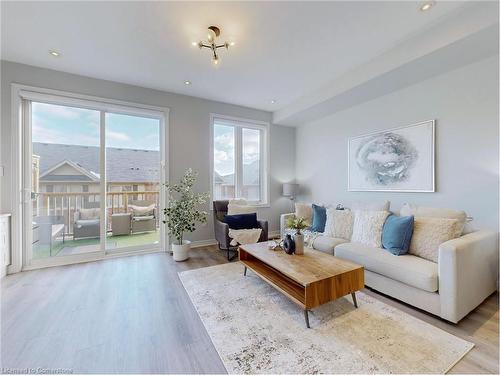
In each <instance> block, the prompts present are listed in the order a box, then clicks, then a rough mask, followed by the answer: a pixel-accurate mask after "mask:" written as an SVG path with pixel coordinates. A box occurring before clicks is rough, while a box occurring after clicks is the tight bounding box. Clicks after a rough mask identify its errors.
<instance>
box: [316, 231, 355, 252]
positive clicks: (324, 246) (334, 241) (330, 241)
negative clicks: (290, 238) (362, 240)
mask: <svg viewBox="0 0 500 375" xmlns="http://www.w3.org/2000/svg"><path fill="white" fill-rule="evenodd" d="M345 242H348V241H347V240H345V239H343V238H335V237H329V236H317V237H316V238H315V239H314V240H313V243H312V247H313V249H315V250H319V251H322V252H324V253H328V254H330V255H333V253H334V251H333V249H334V248H335V246H337V245H339V244H341V243H345Z"/></svg>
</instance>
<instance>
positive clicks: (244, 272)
mask: <svg viewBox="0 0 500 375" xmlns="http://www.w3.org/2000/svg"><path fill="white" fill-rule="evenodd" d="M246 275H247V267H246V266H245V269H244V270H243V276H246Z"/></svg>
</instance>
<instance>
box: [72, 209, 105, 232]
mask: <svg viewBox="0 0 500 375" xmlns="http://www.w3.org/2000/svg"><path fill="white" fill-rule="evenodd" d="M86 207H87V208H79V209H77V210H75V213H74V222H73V239H74V240H76V239H79V238H98V237H99V236H100V233H101V230H100V229H101V220H100V217H101V215H100V207H99V202H89V203H87V204H86Z"/></svg>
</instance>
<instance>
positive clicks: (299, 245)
mask: <svg viewBox="0 0 500 375" xmlns="http://www.w3.org/2000/svg"><path fill="white" fill-rule="evenodd" d="M286 225H287V227H288V228H291V229H295V235H294V236H293V239H294V240H295V254H297V255H302V254H304V235H303V234H302V233H301V232H300V231H301V230H302V229H306V228H307V227H308V226H309V225H308V224H307V222H306V219H304V218H303V217H297V216H295V215H293V216H290V217H289V218H288V220H287V221H286Z"/></svg>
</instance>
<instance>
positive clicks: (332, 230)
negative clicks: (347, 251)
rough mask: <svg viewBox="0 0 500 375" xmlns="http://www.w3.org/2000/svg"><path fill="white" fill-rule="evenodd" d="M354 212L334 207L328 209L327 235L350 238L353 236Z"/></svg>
mask: <svg viewBox="0 0 500 375" xmlns="http://www.w3.org/2000/svg"><path fill="white" fill-rule="evenodd" d="M353 222H354V214H353V213H352V211H350V210H335V209H333V208H331V209H328V210H327V211H326V223H325V233H324V234H325V236H329V237H335V238H343V239H345V240H350V239H351V236H352V226H353Z"/></svg>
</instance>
